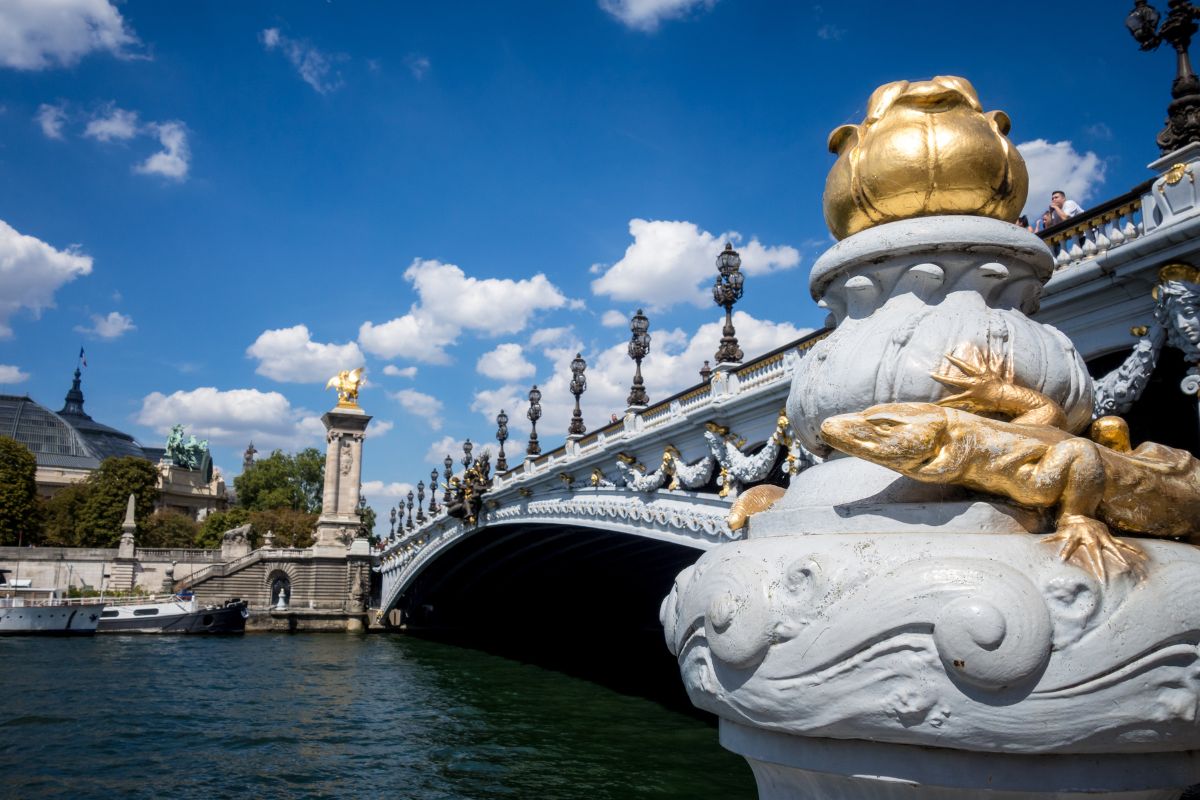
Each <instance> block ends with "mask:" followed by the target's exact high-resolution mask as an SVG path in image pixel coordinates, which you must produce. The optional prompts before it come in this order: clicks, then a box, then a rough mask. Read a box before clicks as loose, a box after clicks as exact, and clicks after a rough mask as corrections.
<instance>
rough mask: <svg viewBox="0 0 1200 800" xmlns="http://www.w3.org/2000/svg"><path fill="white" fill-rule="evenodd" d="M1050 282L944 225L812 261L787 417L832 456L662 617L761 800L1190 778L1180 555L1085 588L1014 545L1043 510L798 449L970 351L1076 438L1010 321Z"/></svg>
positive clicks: (1189, 681) (1087, 790)
mask: <svg viewBox="0 0 1200 800" xmlns="http://www.w3.org/2000/svg"><path fill="white" fill-rule="evenodd" d="M1051 264H1052V259H1051V254H1050V252H1049V250H1048V249H1047V248H1046V246H1045V245H1044V244H1043V243H1042V242H1041V241H1040V240H1039V239H1038V238H1037V237H1036V236H1034V235H1033V234H1031V233H1028V232H1027V231H1025V230H1023V229H1021V228H1018V227H1017V226H1014V225H1011V224H1008V223H1005V222H1001V221H998V220H992V219H986V218H982V217H970V216H956V217H949V216H945V217H927V218H921V219H913V220H904V221H898V222H893V223H889V224H885V225H880V226H878V227H875V228H871V229H868V230H866V231H863V232H861V233H857V234H855V235H853V236H851V237H849V238H847V239H845V240H843V241H842V242H840V243H839V244H837V245H835V246H834V247H833V248H831V249H830V251H828V252H827V253H826V254H825V255H824V256H822V258H821V259H819V260H818V261H817V263H816V265H815V266H814V268H813V274H812V279H811V288H812V292H813V295H814V296H815V297H816V298H817V299H818V300H820V301H821V303H822V304H823V305H825V306H827V307H828V308H830V310H831V311H832V312H833V314H834V316H835V318H836V319H837V328H836V329H835V330H834V332H833V333H832V334H831V335H830V336H828V337H827V338H826V339H824V340H823V341H821V342H820V343H818V344H817V345H815V346H814V347H813V348H812V350H811V351H810V353H809V354H808V355H807V356H805V357H804V358H803V359H801V360H800V362H799V363H798V365H797V370H796V374H795V377H794V380H793V383H792V390H791V394H790V396H789V399H788V418H789V419H790V420H791V421H792V424H793V426H794V428H795V430H796V431H797V435H798V436H800V437H801V440H802V441H803V443H804V444H805V446H806V447H809V448H810V449H812V450H814V451H816V452H820V453H823V454H826V455H828V456H829V457H828V459H827V460H826V461H825V462H824V463H822V464H819V465H817V466H814V467H812V468H810V469H808V470H806V471H805V472H803V473H801V474H800V475H799V476H797V478H796V479H794V480H793V481H792V483H791V485H790V486H789V488H788V490H787V493H786V494H785V496H784V497H783V498H782V499H781V500H780V501H779V502H778V503H777V504H776V505H775V506H774V507H773V508H771V509H770V510H768V511H765V512H762V513H760V514H758V515H755V516H754V517H753V519H752V522H751V525H750V538H749V539H747V540H745V541H740V542H733V543H729V544H725V545H722V546H720V547H717V548H715V549H713V550H710V551H708V552H707V553H706V554H705V555H704V556H702V557H701V558H700V560H699V561H697V562H696V564H695V565H694V566H692V567H689V568H688V569H686V570H684V572H683V573H681V574H680V575H679V577H678V578H677V579H676V582H675V587H674V588H673V589H672V591H671V593H670V595H669V596H668V597H667V599H666V600H665V601H664V603H663V607H662V612H661V613H662V621H663V626H664V629H665V632H666V637H667V642H668V646H669V647H670V649H671V650H672V652H674V653H675V654H676V655H677V657H678V659H679V665H680V670H681V673H682V676H683V680H684V683H685V686H686V688H687V691H688V694H689V696H690V697H691V699H692V702H693V703H695V704H696V705H697V706H699V707H700V708H703V709H706V710H709V711H711V712H713V713H714V714H716V715H718V716H719V717H720V730H721V733H720V735H721V742H722V744H723V745H725V746H726V747H727V748H729V749H730V750H733V751H734V752H736V753H739V754H741V755H743V756H744V757H745V758H746V759H747V760H748V761H749V763H750V765H751V767H752V769H753V771H754V773H755V776H756V779H757V780H758V785H759V792H760V797H762V798H769V799H771V800H774V799H775V798H778V799H779V800H783V798H810V797H811V798H827V799H831V800H850V799H851V798H856V799H857V798H874V799H875V800H892V798H896V800H899V798H902V797H903V798H911V797H917V798H938V799H940V798H946V799H947V800H949V798H968V799H977V800H985V799H987V800H993V799H994V798H1004V799H1005V800H1016V799H1017V798H1046V799H1048V798H1067V797H1077V796H1078V797H1083V796H1085V795H1086V796H1087V797H1108V798H1114V799H1115V798H1121V800H1133V799H1134V798H1137V799H1139V800H1151V798H1164V799H1166V798H1173V797H1178V796H1179V791H1180V790H1181V789H1182V787H1184V786H1187V785H1189V784H1193V783H1200V757H1198V756H1197V752H1196V751H1198V750H1200V724H1197V713H1196V709H1197V708H1200V681H1197V680H1196V678H1195V677H1194V675H1195V674H1196V673H1195V670H1197V668H1200V655H1198V654H1197V642H1198V637H1197V635H1196V633H1195V631H1197V630H1200V596H1198V595H1197V593H1196V592H1195V591H1194V587H1195V586H1196V585H1197V584H1200V549H1197V548H1196V547H1193V546H1191V545H1185V544H1180V543H1177V542H1172V541H1166V540H1161V539H1159V540H1150V539H1140V540H1137V546H1138V547H1140V548H1141V549H1142V550H1144V551H1145V552H1146V554H1147V556H1148V560H1147V562H1146V564H1145V569H1144V571H1143V572H1116V571H1112V572H1110V574H1109V575H1108V576H1107V578H1106V579H1101V578H1097V577H1094V576H1093V575H1091V574H1089V573H1088V572H1087V571H1085V570H1083V569H1081V568H1080V567H1079V566H1077V565H1076V564H1074V563H1070V562H1064V561H1063V560H1062V559H1061V558H1060V556H1059V552H1058V547H1057V546H1054V545H1050V544H1047V543H1046V542H1045V541H1043V540H1042V537H1039V536H1032V535H1029V534H1042V533H1049V532H1052V531H1053V524H1052V522H1051V521H1050V520H1049V519H1047V516H1046V515H1045V514H1044V513H1042V512H1039V511H1037V510H1034V509H1030V508H1023V507H1020V506H1017V505H1015V504H1013V503H1010V502H1007V501H1006V500H1004V499H1002V498H1000V497H997V496H994V495H986V494H982V493H979V492H972V491H968V490H966V489H964V488H961V487H958V486H954V485H952V484H950V483H942V484H938V483H924V482H918V481H915V480H912V479H909V478H906V477H904V476H902V475H900V474H899V473H898V472H893V471H891V470H889V469H886V468H884V467H881V466H878V465H876V464H873V463H870V462H868V461H864V460H862V459H859V458H854V457H851V456H847V455H843V454H841V453H838V452H836V451H831V450H830V448H829V447H828V445H826V443H825V442H824V441H823V440H822V438H821V435H820V431H821V423H822V422H823V421H824V420H825V419H827V418H829V417H831V416H833V415H836V414H842V413H848V412H861V411H863V410H864V409H866V408H868V407H870V406H874V405H877V404H881V403H911V404H914V405H916V404H927V403H931V402H934V401H937V400H939V399H942V398H944V397H946V396H947V395H948V394H950V390H949V389H947V388H946V387H944V386H942V385H941V384H939V383H938V382H936V381H935V380H933V379H932V378H931V377H930V373H932V372H937V371H940V370H945V369H947V368H948V367H947V363H946V359H945V355H946V353H950V352H963V350H962V349H961V348H966V347H973V348H977V349H978V350H979V351H982V352H985V353H990V354H991V355H992V356H994V357H995V359H996V361H997V362H998V363H1000V364H1003V365H1006V366H1005V367H1004V368H1005V369H1011V372H1012V376H1013V380H1014V382H1015V383H1016V384H1018V385H1020V386H1025V387H1029V388H1032V389H1036V390H1038V391H1039V392H1041V393H1043V394H1044V395H1046V396H1048V397H1050V398H1051V399H1053V400H1054V401H1055V402H1057V403H1058V404H1059V406H1061V407H1062V408H1063V409H1064V410H1065V412H1066V416H1067V427H1069V428H1070V429H1071V430H1073V431H1080V430H1081V429H1083V430H1085V429H1086V427H1087V425H1088V423H1089V422H1090V419H1091V412H1090V409H1091V403H1092V388H1091V382H1090V380H1089V378H1088V374H1087V372H1086V370H1085V369H1084V365H1083V363H1082V360H1081V359H1080V357H1079V356H1078V354H1077V353H1076V352H1075V349H1074V347H1073V346H1072V345H1071V342H1070V341H1069V340H1068V339H1067V338H1066V337H1065V336H1064V335H1063V334H1062V333H1060V332H1059V331H1057V330H1056V329H1054V328H1051V327H1049V326H1046V325H1042V324H1039V323H1036V322H1034V321H1032V320H1030V319H1029V318H1028V317H1027V316H1026V312H1030V311H1032V310H1033V309H1034V308H1036V304H1037V299H1038V294H1039V291H1040V287H1041V285H1042V283H1044V282H1045V280H1046V279H1047V278H1048V277H1049V275H1050V270H1051ZM925 407H926V408H933V409H936V408H939V407H937V406H925ZM1010 427H1011V428H1018V427H1019V426H1015V425H1012V426H1010ZM1007 456H1008V454H1007V453H1006V452H1000V451H997V452H996V453H995V454H994V460H996V461H1000V460H1003V459H1004V458H1006V457H1007ZM1111 566H1112V565H1111V563H1110V567H1111ZM1077 793H1078V794H1077Z"/></svg>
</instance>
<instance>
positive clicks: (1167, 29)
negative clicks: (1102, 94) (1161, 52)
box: [1125, 0, 1200, 155]
mask: <svg viewBox="0 0 1200 800" xmlns="http://www.w3.org/2000/svg"><path fill="white" fill-rule="evenodd" d="M1167 6H1168V8H1169V9H1170V10H1169V11H1168V12H1167V18H1166V19H1165V20H1163V23H1162V27H1161V28H1160V27H1159V26H1158V20H1159V14H1158V11H1157V10H1155V8H1154V7H1153V6H1151V5H1149V3H1147V0H1134V4H1133V10H1132V11H1130V12H1129V16H1128V17H1126V18H1125V27H1127V28H1128V29H1129V32H1130V33H1131V34H1132V35H1133V38H1134V39H1136V40H1137V43H1138V44H1139V45H1141V47H1142V49H1143V50H1157V49H1158V46H1159V45H1160V44H1162V43H1163V42H1166V43H1167V44H1169V45H1171V47H1173V48H1175V80H1174V82H1173V83H1172V84H1171V103H1170V105H1168V106H1167V127H1165V128H1163V129H1162V132H1160V133H1159V134H1158V137H1157V141H1158V147H1159V149H1160V150H1162V152H1163V154H1164V155H1166V154H1167V153H1170V152H1171V151H1173V150H1178V149H1179V148H1180V147H1183V146H1184V145H1185V144H1188V143H1190V142H1200V79H1198V78H1197V77H1196V73H1194V72H1192V62H1191V59H1190V58H1189V57H1188V47H1189V46H1190V45H1191V43H1192V36H1194V35H1195V33H1196V30H1197V27H1196V20H1197V19H1200V8H1198V7H1197V6H1194V5H1192V4H1191V3H1189V2H1187V1H1186V0H1171V1H1170V3H1168V4H1167Z"/></svg>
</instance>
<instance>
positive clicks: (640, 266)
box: [592, 219, 800, 311]
mask: <svg viewBox="0 0 1200 800" xmlns="http://www.w3.org/2000/svg"><path fill="white" fill-rule="evenodd" d="M629 233H630V234H631V235H632V236H633V244H631V245H629V247H628V248H626V250H625V255H624V256H623V257H622V258H621V260H620V261H618V262H617V263H615V264H613V265H612V266H611V267H607V268H605V267H603V266H597V267H594V268H593V269H594V270H596V271H602V272H603V274H602V275H601V276H600V277H599V278H597V279H596V280H594V281H592V291H593V292H594V293H596V294H599V295H606V296H608V297H610V298H612V299H613V300H619V301H630V302H638V303H643V304H644V306H645V307H646V308H650V309H654V310H659V311H661V310H663V309H666V308H669V307H671V306H673V305H675V304H676V303H691V304H692V305H695V306H699V307H705V306H707V305H709V304H711V303H712V295H711V293H710V291H709V288H708V287H709V285H710V284H711V283H712V282H713V280H714V279H715V277H716V274H717V268H716V260H717V256H718V255H719V254H720V253H721V250H722V249H723V248H724V246H725V242H727V241H729V242H732V243H733V244H734V246H735V247H736V248H737V249H738V251H739V253H740V255H741V258H742V267H741V269H742V272H743V273H745V274H746V275H749V276H755V275H765V274H768V273H770V272H775V271H777V270H784V269H791V268H792V267H795V266H797V265H799V263H800V251H799V250H797V249H796V248H794V247H791V246H790V245H775V246H771V247H767V246H765V245H763V244H762V243H761V242H759V241H758V239H757V238H753V237H752V238H751V239H750V241H749V242H747V243H745V244H741V239H742V237H741V235H740V234H738V233H737V231H727V232H725V233H722V234H720V235H713V234H711V233H709V232H708V231H705V230H701V229H700V228H699V227H698V226H696V225H695V224H694V223H691V222H672V221H667V220H645V219H632V220H630V221H629Z"/></svg>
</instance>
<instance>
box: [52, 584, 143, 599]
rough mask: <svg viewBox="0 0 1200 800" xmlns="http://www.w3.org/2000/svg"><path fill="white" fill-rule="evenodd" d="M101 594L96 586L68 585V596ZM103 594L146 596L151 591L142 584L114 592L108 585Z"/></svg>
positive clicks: (107, 595)
mask: <svg viewBox="0 0 1200 800" xmlns="http://www.w3.org/2000/svg"><path fill="white" fill-rule="evenodd" d="M100 594H101V592H100V590H99V589H97V588H96V587H94V586H68V587H67V597H99V596H100ZM103 594H104V596H105V597H145V596H147V595H149V594H150V593H149V592H147V591H146V590H145V589H143V588H142V587H140V586H135V587H133V589H132V590H131V591H128V592H114V591H111V590H109V589H107V587H106V588H105V591H104V593H103Z"/></svg>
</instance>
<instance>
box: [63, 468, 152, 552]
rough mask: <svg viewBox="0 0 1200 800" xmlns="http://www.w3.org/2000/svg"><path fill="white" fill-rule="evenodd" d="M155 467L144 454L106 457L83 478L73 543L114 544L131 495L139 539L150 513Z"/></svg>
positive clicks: (82, 545)
mask: <svg viewBox="0 0 1200 800" xmlns="http://www.w3.org/2000/svg"><path fill="white" fill-rule="evenodd" d="M157 480H158V470H157V469H156V468H155V467H154V465H153V464H151V463H150V462H149V461H147V460H146V459H144V458H137V457H136V456H122V457H121V458H106V459H104V461H102V462H100V467H99V468H98V469H97V470H96V471H95V472H93V473H92V474H91V475H89V476H88V477H87V479H86V480H85V481H84V484H85V486H86V491H85V496H84V498H83V502H82V503H80V504H79V506H78V509H77V513H76V515H75V542H74V544H75V546H76V547H115V546H116V545H117V543H118V542H120V540H121V522H122V521H123V520H124V519H125V504H126V503H127V502H128V500H129V495H131V494H132V495H134V497H135V500H134V514H135V516H136V518H137V522H138V530H137V534H136V535H137V536H138V539H139V540H141V538H142V534H143V532H144V530H145V525H146V523H147V521H148V520H149V519H150V515H151V514H153V513H154V501H155V498H157V496H158V489H157V488H156V484H157Z"/></svg>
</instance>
